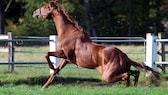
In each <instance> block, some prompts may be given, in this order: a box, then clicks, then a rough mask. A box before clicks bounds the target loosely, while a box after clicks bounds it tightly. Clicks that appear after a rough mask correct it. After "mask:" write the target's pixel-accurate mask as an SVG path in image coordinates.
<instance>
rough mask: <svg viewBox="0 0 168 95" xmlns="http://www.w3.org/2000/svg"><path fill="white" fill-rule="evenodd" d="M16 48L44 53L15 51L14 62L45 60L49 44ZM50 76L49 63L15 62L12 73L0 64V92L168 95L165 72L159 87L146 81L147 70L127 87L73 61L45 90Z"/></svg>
mask: <svg viewBox="0 0 168 95" xmlns="http://www.w3.org/2000/svg"><path fill="white" fill-rule="evenodd" d="M117 47H118V48H120V49H121V50H122V51H123V52H126V53H127V52H144V48H143V46H134V45H129V46H124V45H121V46H117ZM15 50H16V51H35V52H43V53H40V54H36V53H33V52H31V53H19V52H15V61H19V62H22V61H24V62H29V61H31V62H35V61H36V62H42V61H46V60H45V57H44V56H45V52H47V51H49V47H48V46H44V47H37V46H36V47H15ZM128 56H129V58H131V59H132V60H134V61H138V62H143V61H144V54H128ZM4 59H7V53H0V61H4ZM24 66H27V67H24ZM41 67H43V68H41ZM166 71H167V70H166ZM49 75H50V74H49V68H48V65H47V64H38V65H32V64H24V65H15V68H14V72H13V73H9V72H8V65H0V95H47V94H48V95H55V94H56V95H168V94H167V91H168V81H167V80H168V74H167V73H166V74H163V77H164V78H163V79H162V80H161V83H160V86H158V87H155V86H151V85H146V83H144V82H145V81H146V80H145V77H144V72H143V71H141V75H140V81H139V85H138V87H133V86H131V87H128V88H125V85H124V82H117V83H115V84H113V83H112V84H106V83H104V82H102V81H101V80H100V79H101V78H100V74H99V72H98V71H96V70H92V69H85V68H77V67H76V66H75V65H73V64H68V65H67V66H66V67H65V68H63V69H62V71H61V73H60V77H61V78H60V79H59V78H58V79H56V80H55V82H54V83H53V84H52V85H50V86H49V87H48V88H46V89H42V88H41V86H42V84H44V83H45V81H46V80H47V78H48V77H49ZM131 81H133V80H131Z"/></svg>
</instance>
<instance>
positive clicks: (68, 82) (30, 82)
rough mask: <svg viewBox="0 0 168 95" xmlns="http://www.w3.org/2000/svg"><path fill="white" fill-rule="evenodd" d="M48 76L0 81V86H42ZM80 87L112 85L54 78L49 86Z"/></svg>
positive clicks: (80, 79)
mask: <svg viewBox="0 0 168 95" xmlns="http://www.w3.org/2000/svg"><path fill="white" fill-rule="evenodd" d="M48 78H49V77H48V76H40V77H30V78H27V79H21V80H15V81H14V80H13V81H12V80H11V81H10V80H8V81H0V86H3V85H5V84H10V83H12V84H15V85H21V84H26V85H30V86H31V85H41V86H42V85H43V84H44V83H45V82H46V81H47V80H48ZM57 84H61V85H72V86H73V85H82V86H111V85H112V83H105V82H102V81H101V80H99V79H93V78H75V77H65V78H64V77H55V79H54V80H53V82H52V83H51V84H50V85H57Z"/></svg>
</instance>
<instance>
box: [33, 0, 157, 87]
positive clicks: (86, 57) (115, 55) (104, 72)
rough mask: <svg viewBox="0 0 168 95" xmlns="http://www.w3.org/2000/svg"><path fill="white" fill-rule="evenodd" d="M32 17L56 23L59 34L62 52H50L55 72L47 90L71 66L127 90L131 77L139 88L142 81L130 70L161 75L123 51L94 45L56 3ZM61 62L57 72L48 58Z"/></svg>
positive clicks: (85, 33)
mask: <svg viewBox="0 0 168 95" xmlns="http://www.w3.org/2000/svg"><path fill="white" fill-rule="evenodd" d="M33 17H36V18H41V19H53V21H54V24H55V26H56V30H57V34H58V42H57V46H58V48H59V50H57V51H55V52H48V53H47V55H46V59H47V62H48V65H49V67H50V68H51V69H53V70H54V73H53V74H51V76H50V78H49V79H48V81H47V82H46V83H45V84H44V85H43V88H45V87H47V86H48V85H49V84H50V83H51V82H52V81H53V79H54V77H55V75H56V73H58V72H59V71H60V70H61V69H62V68H63V67H64V66H65V65H66V64H67V63H68V62H70V63H73V64H76V65H78V66H81V67H84V68H89V69H97V70H98V71H99V72H100V75H101V79H102V80H103V81H106V82H116V81H119V80H123V81H125V83H126V87H127V86H129V85H130V75H132V76H134V78H135V79H134V85H135V86H136V85H137V82H138V78H139V73H140V72H139V71H138V70H131V69H130V67H131V66H134V67H140V68H143V69H145V71H151V72H152V74H153V75H154V76H155V77H157V78H158V77H159V73H158V72H156V71H154V70H153V69H152V68H150V67H148V66H146V65H145V64H143V63H137V62H134V61H132V60H130V59H129V58H128V56H127V55H126V54H125V53H123V52H122V51H121V50H119V49H117V48H115V47H112V46H105V45H101V44H96V43H94V42H92V41H91V39H90V38H89V35H88V34H87V32H85V31H84V30H83V29H82V28H81V27H79V26H78V24H77V22H76V21H74V20H73V19H72V18H71V17H70V16H69V15H68V13H67V12H66V11H65V10H64V9H63V8H62V7H60V6H59V5H58V4H57V2H49V3H48V4H46V5H44V6H43V7H41V8H39V9H37V10H36V11H34V13H33ZM50 56H55V57H58V58H61V61H60V63H59V65H58V66H57V67H56V68H54V66H53V65H52V63H51V61H50V59H49V57H50Z"/></svg>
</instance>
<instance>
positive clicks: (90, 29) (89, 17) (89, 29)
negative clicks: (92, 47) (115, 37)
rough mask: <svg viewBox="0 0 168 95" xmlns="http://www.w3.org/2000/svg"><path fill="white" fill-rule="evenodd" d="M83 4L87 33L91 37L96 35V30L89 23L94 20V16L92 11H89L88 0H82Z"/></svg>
mask: <svg viewBox="0 0 168 95" xmlns="http://www.w3.org/2000/svg"><path fill="white" fill-rule="evenodd" d="M84 5H85V8H86V11H87V18H86V20H87V25H86V26H87V32H88V33H89V35H90V36H92V37H96V36H97V33H96V30H95V29H94V27H93V25H92V24H91V23H93V21H94V17H93V15H92V13H90V11H89V10H90V5H89V0H84Z"/></svg>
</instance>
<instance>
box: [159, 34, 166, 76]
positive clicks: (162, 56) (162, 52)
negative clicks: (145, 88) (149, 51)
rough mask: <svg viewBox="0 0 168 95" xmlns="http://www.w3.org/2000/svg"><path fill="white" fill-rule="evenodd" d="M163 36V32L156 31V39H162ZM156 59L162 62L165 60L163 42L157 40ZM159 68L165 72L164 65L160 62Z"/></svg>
mask: <svg viewBox="0 0 168 95" xmlns="http://www.w3.org/2000/svg"><path fill="white" fill-rule="evenodd" d="M163 37H164V33H158V39H162V38H163ZM158 55H159V56H158V61H159V62H163V61H165V43H164V42H158ZM158 66H159V68H160V69H161V72H163V73H165V65H164V64H161V65H158Z"/></svg>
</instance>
